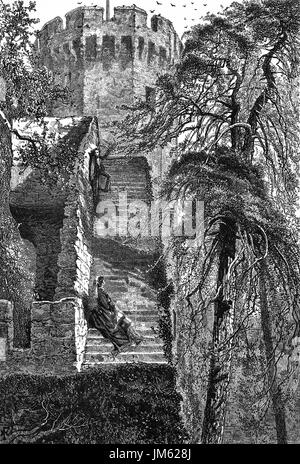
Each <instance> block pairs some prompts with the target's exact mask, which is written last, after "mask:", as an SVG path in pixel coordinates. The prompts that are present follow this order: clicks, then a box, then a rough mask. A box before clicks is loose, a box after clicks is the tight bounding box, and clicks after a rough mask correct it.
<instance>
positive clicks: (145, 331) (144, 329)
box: [88, 323, 159, 339]
mask: <svg viewBox="0 0 300 464" xmlns="http://www.w3.org/2000/svg"><path fill="white" fill-rule="evenodd" d="M147 325H148V324H146V323H145V324H140V325H139V327H138V328H137V327H136V330H137V331H138V332H139V333H140V334H141V336H142V337H159V332H158V327H157V324H152V326H154V330H153V329H152V326H151V327H149V326H147ZM100 337H102V335H101V334H100V333H99V332H98V330H97V329H89V333H88V339H90V338H100ZM102 338H103V337H102Z"/></svg>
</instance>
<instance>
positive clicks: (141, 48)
mask: <svg viewBox="0 0 300 464" xmlns="http://www.w3.org/2000/svg"><path fill="white" fill-rule="evenodd" d="M144 48H145V39H144V37H139V60H142V59H143V53H144Z"/></svg>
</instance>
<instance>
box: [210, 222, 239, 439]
mask: <svg viewBox="0 0 300 464" xmlns="http://www.w3.org/2000/svg"><path fill="white" fill-rule="evenodd" d="M220 241H221V250H220V258H219V266H218V277H217V297H216V299H215V302H214V326H213V339H212V355H211V362H210V371H209V378H208V389H207V399H206V406H205V411H204V420H203V428H202V443H203V444H220V443H222V440H223V432H224V423H225V415H226V406H227V399H228V393H229V383H230V374H231V359H232V345H233V337H232V335H233V329H234V328H233V322H234V297H233V294H232V289H231V288H230V282H229V279H230V265H231V263H232V261H233V260H234V258H235V253H236V225H235V223H234V222H233V221H227V223H226V224H221V226H220Z"/></svg>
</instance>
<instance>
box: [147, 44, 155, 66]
mask: <svg viewBox="0 0 300 464" xmlns="http://www.w3.org/2000/svg"><path fill="white" fill-rule="evenodd" d="M154 58H155V44H154V43H153V42H149V44H148V64H151V63H152V62H153V61H154Z"/></svg>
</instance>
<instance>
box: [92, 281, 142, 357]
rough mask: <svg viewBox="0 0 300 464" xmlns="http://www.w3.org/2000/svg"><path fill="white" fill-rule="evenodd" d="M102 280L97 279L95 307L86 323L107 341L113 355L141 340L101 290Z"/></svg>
mask: <svg viewBox="0 0 300 464" xmlns="http://www.w3.org/2000/svg"><path fill="white" fill-rule="evenodd" d="M103 284H104V278H103V277H98V279H97V305H96V306H94V307H93V308H92V310H91V312H90V315H89V318H88V323H89V325H90V327H93V328H95V329H97V330H98V331H99V332H100V333H101V335H102V336H103V337H104V338H106V339H107V340H109V341H110V342H111V343H112V344H113V346H114V350H113V353H114V354H118V353H119V352H120V351H122V350H123V349H124V348H125V347H129V346H132V345H135V346H137V345H139V344H140V343H141V342H142V341H143V339H142V337H140V336H139V334H138V333H137V332H136V330H135V329H134V328H133V326H132V322H131V321H130V319H129V318H127V317H126V316H125V315H124V314H123V313H122V312H121V311H119V310H118V309H117V308H116V306H115V304H114V302H113V301H112V299H111V298H110V296H109V295H108V294H107V293H106V292H105V291H104V289H103Z"/></svg>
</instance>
